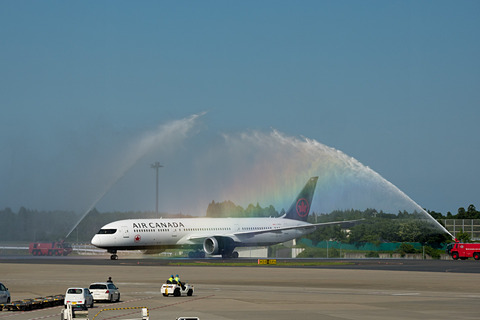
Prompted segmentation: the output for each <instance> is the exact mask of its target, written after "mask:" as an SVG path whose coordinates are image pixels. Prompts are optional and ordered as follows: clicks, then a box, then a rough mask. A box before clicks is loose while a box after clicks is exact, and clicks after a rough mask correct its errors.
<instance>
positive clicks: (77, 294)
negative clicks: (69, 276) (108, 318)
mask: <svg viewBox="0 0 480 320" xmlns="http://www.w3.org/2000/svg"><path fill="white" fill-rule="evenodd" d="M64 303H65V304H73V305H77V304H83V305H85V306H86V307H89V308H92V307H93V296H92V294H91V293H90V290H88V288H68V289H67V292H66V293H65V301H64Z"/></svg>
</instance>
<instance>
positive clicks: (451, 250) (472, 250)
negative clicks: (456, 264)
mask: <svg viewBox="0 0 480 320" xmlns="http://www.w3.org/2000/svg"><path fill="white" fill-rule="evenodd" d="M446 252H447V253H448V254H449V255H451V256H452V258H453V260H458V259H461V260H466V259H468V258H472V257H473V258H474V259H475V260H480V243H460V242H458V241H455V243H449V244H448V245H447V249H446Z"/></svg>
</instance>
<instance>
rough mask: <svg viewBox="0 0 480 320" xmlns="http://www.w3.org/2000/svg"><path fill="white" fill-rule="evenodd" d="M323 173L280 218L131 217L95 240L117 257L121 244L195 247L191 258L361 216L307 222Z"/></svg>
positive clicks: (156, 249) (225, 253) (228, 253)
mask: <svg viewBox="0 0 480 320" xmlns="http://www.w3.org/2000/svg"><path fill="white" fill-rule="evenodd" d="M317 180H318V177H312V178H310V179H309V180H308V182H307V183H306V185H305V186H304V188H303V189H302V191H301V192H300V193H299V195H298V196H297V198H296V199H295V201H294V202H293V203H292V205H291V206H290V208H289V210H288V211H287V212H286V213H285V214H284V215H283V216H281V217H278V218H273V217H271V218H263V217H262V218H260V217H259V218H206V217H205V218H181V219H164V218H160V219H127V220H119V221H114V222H111V223H109V224H106V225H105V226H103V227H102V228H101V229H100V231H98V233H97V234H95V236H94V237H93V238H92V240H91V243H92V245H94V246H96V247H98V248H101V249H106V250H107V251H108V252H109V253H111V254H112V255H111V256H110V259H112V260H116V259H118V256H117V251H118V250H144V252H145V253H160V252H162V251H163V250H165V249H173V248H191V249H194V250H196V251H192V252H190V253H189V257H190V258H204V257H205V255H210V256H215V255H221V256H222V258H238V252H237V251H234V250H235V248H237V247H255V246H270V245H274V244H278V243H282V242H285V241H289V240H292V239H295V238H299V237H301V236H303V235H306V234H309V233H311V232H313V231H315V230H316V229H317V228H318V227H321V226H325V225H332V224H351V223H354V222H357V221H359V220H350V221H334V222H324V223H314V224H313V223H308V222H307V217H308V214H309V212H310V205H311V203H312V198H313V194H314V192H315V187H316V185H317Z"/></svg>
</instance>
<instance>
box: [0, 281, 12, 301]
mask: <svg viewBox="0 0 480 320" xmlns="http://www.w3.org/2000/svg"><path fill="white" fill-rule="evenodd" d="M0 303H10V292H9V291H8V288H7V287H5V286H4V285H3V284H2V283H0Z"/></svg>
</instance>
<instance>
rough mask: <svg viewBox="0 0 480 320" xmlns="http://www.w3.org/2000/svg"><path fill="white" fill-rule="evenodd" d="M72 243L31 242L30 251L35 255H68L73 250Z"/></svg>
mask: <svg viewBox="0 0 480 320" xmlns="http://www.w3.org/2000/svg"><path fill="white" fill-rule="evenodd" d="M72 250H73V249H72V247H71V246H70V244H68V243H65V242H63V241H58V242H55V241H54V242H31V243H30V246H29V247H28V252H30V253H31V254H32V255H34V256H62V255H63V256H66V255H67V254H69V253H70V252H72Z"/></svg>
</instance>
